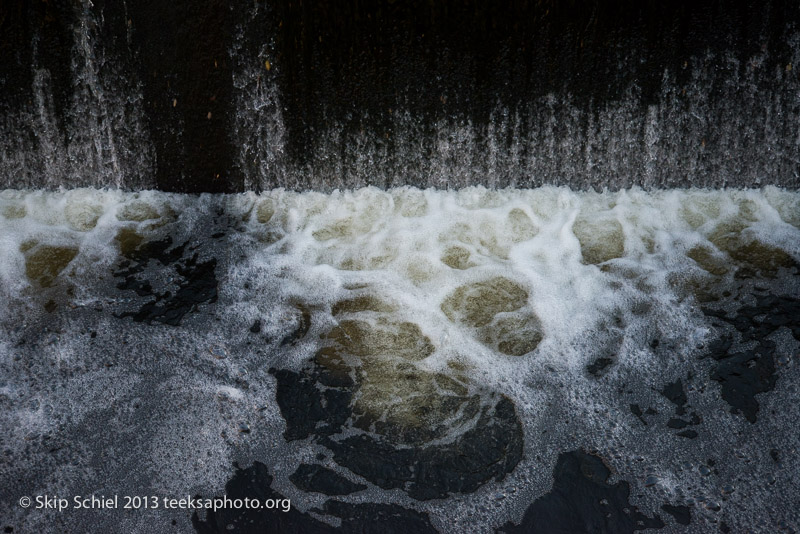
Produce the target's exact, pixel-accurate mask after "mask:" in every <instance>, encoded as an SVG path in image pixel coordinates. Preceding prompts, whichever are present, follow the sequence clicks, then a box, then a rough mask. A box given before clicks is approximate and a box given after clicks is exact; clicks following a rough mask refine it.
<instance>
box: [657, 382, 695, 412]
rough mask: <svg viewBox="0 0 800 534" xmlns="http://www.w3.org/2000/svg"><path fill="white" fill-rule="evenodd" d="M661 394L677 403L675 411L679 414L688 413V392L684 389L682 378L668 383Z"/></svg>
mask: <svg viewBox="0 0 800 534" xmlns="http://www.w3.org/2000/svg"><path fill="white" fill-rule="evenodd" d="M661 394H662V395H664V396H665V397H666V398H667V399H669V401H670V402H671V403H673V404H674V405H675V413H676V414H677V415H683V414H685V413H686V401H687V400H688V399H687V398H686V392H685V391H684V390H683V381H681V379H678V380H676V381H674V382H670V383H669V384H666V385H665V386H664V388H663V389H662V390H661Z"/></svg>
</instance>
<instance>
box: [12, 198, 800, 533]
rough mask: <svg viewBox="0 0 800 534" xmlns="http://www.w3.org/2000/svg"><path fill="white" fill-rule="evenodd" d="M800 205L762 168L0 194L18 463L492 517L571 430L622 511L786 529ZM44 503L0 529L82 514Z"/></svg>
mask: <svg viewBox="0 0 800 534" xmlns="http://www.w3.org/2000/svg"><path fill="white" fill-rule="evenodd" d="M799 208H800V195H798V194H797V193H796V192H791V191H785V190H782V189H778V188H775V187H767V188H764V189H761V190H718V191H713V190H700V189H690V190H662V191H656V192H645V191H642V190H639V189H631V190H623V191H620V192H617V193H578V192H574V191H571V190H570V189H567V188H556V187H544V188H539V189H532V190H519V189H503V190H493V189H486V188H482V187H471V188H465V189H462V190H459V191H440V190H434V189H429V190H420V189H415V188H409V187H403V188H396V189H390V190H386V191H383V190H379V189H375V188H365V189H359V190H356V191H351V192H334V193H331V194H322V193H315V192H306V193H294V192H289V191H285V190H282V189H278V190H273V191H270V192H266V193H263V194H261V195H256V194H253V193H244V194H235V195H202V196H199V197H197V196H187V195H177V194H165V193H159V192H154V191H142V192H136V193H124V192H120V191H110V190H97V189H75V190H70V191H62V192H42V191H30V192H23V191H12V190H9V191H5V192H3V193H2V196H0V215H1V216H2V218H1V219H0V225H1V229H2V231H1V232H0V235H2V247H0V249H1V250H2V253H0V277H1V278H2V288H3V289H2V291H3V300H4V301H5V302H6V303H7V304H6V306H4V309H3V311H2V317H1V318H0V321H1V322H2V347H3V348H2V354H3V360H2V367H3V382H2V390H1V391H2V397H1V399H2V403H3V410H2V414H3V415H2V426H3V428H4V429H5V431H6V437H5V452H4V455H5V458H6V467H5V471H6V473H7V475H6V476H10V477H13V478H15V479H17V480H18V481H17V482H16V483H15V487H16V488H18V489H17V491H18V492H20V494H25V493H29V494H30V493H36V494H44V493H47V494H52V495H67V494H70V495H71V494H87V495H88V494H89V493H92V492H94V493H101V492H104V493H106V494H126V492H130V488H136V490H137V491H138V492H142V494H147V495H149V494H156V495H164V496H173V495H174V496H177V495H181V496H182V495H183V494H184V493H186V492H191V494H196V493H202V494H204V495H206V496H211V495H213V494H215V493H217V494H219V493H220V492H221V488H222V486H223V484H224V482H225V480H226V479H227V478H228V477H229V476H230V474H229V473H230V466H231V463H232V462H233V461H235V460H239V461H240V462H244V461H247V462H248V463H249V462H251V461H252V459H258V460H259V461H260V462H264V463H266V464H267V465H268V466H269V472H270V473H272V475H271V476H274V482H272V490H269V491H273V490H274V491H275V492H278V493H279V494H280V495H282V496H285V497H288V498H290V499H291V500H292V505H293V507H294V508H295V510H296V512H295V513H300V512H302V513H307V512H308V511H309V510H311V509H314V508H317V509H318V508H320V507H323V506H326V505H325V504H324V503H325V501H326V500H327V499H328V497H325V496H324V494H325V493H327V494H328V495H337V494H339V493H353V495H350V496H340V497H338V499H339V500H341V501H343V502H346V503H363V502H370V503H394V504H401V505H403V506H404V507H406V508H407V509H406V511H405V513H414V512H409V510H417V511H418V512H421V513H423V514H428V515H427V516H420V517H423V519H424V521H423V523H422V526H425V525H428V526H430V527H431V528H438V529H439V530H441V531H453V530H456V531H467V530H472V531H491V530H493V529H494V528H498V527H500V526H502V525H504V524H506V523H507V522H512V523H519V522H520V521H521V519H522V516H523V513H524V512H525V509H526V508H527V507H528V506H529V505H530V504H531V503H532V502H533V501H534V500H535V499H536V498H538V497H541V496H542V495H543V494H545V493H547V492H548V491H549V489H550V487H551V486H552V484H553V476H554V475H553V469H554V465H556V463H557V461H558V462H559V463H561V462H563V461H564V460H563V459H560V456H559V453H560V452H561V451H565V450H576V449H581V448H582V449H583V450H585V451H592V452H593V453H595V454H597V455H598V456H599V457H601V458H603V459H604V461H605V462H607V464H608V465H609V466H610V467H611V469H612V470H613V472H614V473H618V474H619V475H615V476H619V477H620V478H617V479H610V480H609V481H608V483H607V488H615V486H614V484H616V483H617V481H618V480H625V481H627V483H630V484H631V486H632V487H633V488H635V489H634V493H633V494H632V495H631V496H630V504H625V506H629V507H631V509H632V510H634V512H635V513H633V514H632V516H631V517H632V519H630V521H638V520H642V521H644V520H646V521H648V523H647V524H648V525H650V526H651V527H653V526H658V524H659V523H660V524H661V525H662V526H663V523H664V522H666V523H670V521H671V520H668V518H669V516H668V515H665V513H664V512H663V510H661V509H660V507H661V506H662V505H668V506H669V505H674V506H678V507H684V506H685V507H689V508H690V509H691V514H692V518H693V519H692V521H693V524H694V525H695V528H696V529H697V530H698V531H703V530H706V529H707V528H709V526H710V525H711V524H713V523H714V522H718V521H720V520H722V519H721V518H724V521H725V522H727V523H732V524H736V525H740V526H741V527H742V528H753V529H756V530H758V529H761V528H765V525H773V524H780V523H781V522H782V521H783V522H785V523H786V524H787V525H791V524H792V523H791V522H792V521H793V519H792V515H793V513H792V512H791V510H793V507H792V504H791V502H790V501H792V499H793V498H794V497H793V495H794V493H793V492H794V490H793V489H792V488H793V487H794V486H793V484H794V482H793V476H791V473H793V472H795V473H796V470H797V465H796V463H795V462H796V460H795V459H794V456H793V455H792V454H791V452H790V451H791V450H792V448H793V447H796V446H797V438H796V436H794V435H793V434H792V433H790V432H787V431H786V429H787V428H790V427H791V425H792V424H793V423H792V421H794V420H796V417H797V416H798V413H797V406H798V404H797V400H798V399H797V395H798V390H797V387H796V384H797V379H798V377H797V367H796V358H797V351H798V348H800V344H799V343H798V340H797V336H798V330H797V328H798V326H797V317H798V315H797V303H798V300H797V299H798V297H799V296H800V294H798V292H799V291H800V286H798V284H797V261H798V259H800V209H799ZM776 318H777V319H776ZM721 340H722V341H721ZM725 340H727V341H725ZM726 343H727V344H726ZM767 392H770V393H769V394H767ZM770 451H780V452H775V455H776V456H778V455H779V460H775V459H773V457H771V456H770ZM405 455H407V456H405ZM464 455H466V458H464ZM376 456H378V457H379V458H381V459H382V461H385V462H386V464H385V465H381V461H377V462H376V461H375V457H376ZM459 458H461V459H460V460H459ZM589 458H593V457H592V456H589ZM247 459H250V460H247ZM584 460H585V459H584ZM586 461H588V460H586ZM464 462H466V463H464ZM301 464H303V465H304V466H305V467H303V466H301ZM601 465H602V464H601ZM777 465H780V467H775V466H777ZM246 466H247V465H243V467H246ZM311 466H318V467H314V468H313V469H319V468H326V469H330V470H332V471H334V472H335V473H338V474H339V475H340V476H343V477H344V481H345V482H347V483H348V484H351V485H352V487H350V488H349V490H348V491H340V492H339V493H337V492H336V491H334V490H333V489H331V488H330V487H328V486H326V485H325V484H323V483H320V482H319V481H317V482H316V484H317V485H318V486H319V487H317V486H314V483H313V482H308V480H306V481H305V482H304V480H305V479H304V478H303V477H304V476H306V475H308V473H309V472H310V471H309V470H311V471H313V469H312V467H311ZM404 469H405V470H406V471H407V472H406V471H404ZM298 473H299V474H298ZM558 476H559V475H558V474H556V478H558ZM606 476H608V475H606ZM306 478H308V477H307V476H306ZM310 480H312V481H313V480H314V479H313V477H311V478H310ZM348 481H349V482H348ZM262 482H263V481H262ZM340 483H341V481H340ZM595 483H596V484H598V487H599V488H605V487H606V486H604V484H606V482H605V480H602V479H601V480H599V481H595ZM266 484H267V486H269V480H267V482H266ZM309 486H311V490H310V492H308V491H309ZM333 486H334V489H336V488H339V486H336V485H335V484H334V485H333ZM339 489H340V488H339ZM616 489H619V488H616ZM303 490H305V491H303ZM231 491H232V490H231V489H230V488H229V491H228V493H229V494H230V493H231ZM264 491H267V490H264ZM607 491H609V492H612V493H613V491H612V489H607ZM608 498H611V497H608ZM627 498H628V497H627V495H626V496H625V499H624V500H625V503H627ZM327 506H329V505H327ZM362 506H366V505H362ZM637 509H638V511H637ZM40 512H41V513H37V514H32V513H20V512H19V511H18V510H15V511H14V516H13V517H15V518H16V519H14V524H16V525H19V526H20V528H21V529H22V531H26V530H36V529H38V528H44V527H42V525H45V524H52V522H53V521H57V522H58V523H56V524H62V525H64V528H67V529H75V528H78V525H81V524H83V523H82V522H84V521H88V520H90V518H91V520H93V521H97V513H96V511H92V510H89V511H84V512H82V513H81V512H79V511H70V512H68V513H61V514H58V513H57V512H53V513H50V514H48V513H46V512H45V511H40ZM178 512H180V511H178ZM183 512H184V513H183V516H180V514H177V515H178V517H179V518H180V520H181V521H182V522H184V523H185V521H187V519H188V515H189V512H186V511H185V510H184V511H183ZM160 513H164V514H167V513H168V512H166V511H161V512H159V511H154V510H148V511H140V512H138V513H136V514H127V515H124V514H122V513H117V514H116V515H105V516H103V519H102V521H105V522H106V524H108V525H117V526H118V527H119V528H122V527H121V526H122V525H124V528H125V529H130V530H132V531H147V530H148V529H150V528H152V525H153V524H161V523H159V522H166V521H167V519H165V518H164V517H162V516H160V515H159V514H160ZM317 513H318V514H319V512H317ZM330 513H331V515H333V516H334V517H335V516H336V514H335V513H333V512H330ZM339 513H340V515H339V517H341V513H342V512H341V511H340V512H339ZM371 513H373V514H377V513H378V512H375V511H374V510H372V511H371ZM620 513H621V512H620ZM93 514H94V515H93ZM174 514H175V512H173V515H174ZM323 515H324V514H323ZM654 516H659V517H660V519H658V520H657V518H654ZM6 517H9V516H6ZM166 517H167V518H169V517H170V516H169V515H168V516H166ZM303 517H304V518H305V519H303V520H308V521H317V522H319V521H318V519H314V518H313V517H312V516H303ZM317 517H319V516H317ZM329 517H330V516H329ZM626 517H627V516H626ZM412 519H414V520H415V521H416V520H420V521H422V519H420V518H419V517H416V516H415V518H412ZM228 520H230V519H229V518H228V519H225V520H224V521H228ZM351 520H352V518H351ZM404 520H406V521H411V519H409V518H405V519H404ZM208 521H209V524H215V523H213V521H214V517H213V515H212V517H211V518H210V519H208ZM224 521H223V522H224ZM328 521H331V519H328ZM334 521H335V519H334ZM662 521H663V522H662ZM217 523H219V520H218V521H217ZM203 524H204V523H203V517H202V515H201V516H200V517H199V518H197V519H196V526H197V528H201V527H202V525H203ZM219 524H221V523H219ZM620 524H624V523H620ZM632 524H635V523H632ZM319 525H322V523H319V524H317V525H316V526H317V527H319ZM222 526H223V527H224V526H225V525H222ZM323 526H324V525H323ZM417 526H419V525H417ZM307 528H309V529H312V530H313V528H315V524H310V526H307ZM426 528H427V527H426ZM509 528H510V527H509Z"/></svg>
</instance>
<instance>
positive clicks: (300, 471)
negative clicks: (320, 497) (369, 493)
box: [289, 464, 367, 495]
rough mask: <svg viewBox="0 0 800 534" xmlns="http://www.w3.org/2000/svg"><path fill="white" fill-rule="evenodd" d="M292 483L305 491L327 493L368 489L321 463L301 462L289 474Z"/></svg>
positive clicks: (345, 493) (347, 492) (344, 493)
mask: <svg viewBox="0 0 800 534" xmlns="http://www.w3.org/2000/svg"><path fill="white" fill-rule="evenodd" d="M289 480H291V481H292V484H294V485H295V486H297V487H298V488H300V489H301V490H303V491H315V492H317V493H324V494H325V495H349V494H350V493H355V492H357V491H361V490H365V489H367V486H365V485H364V484H359V483H357V482H351V481H350V480H348V479H346V478H345V477H343V476H342V475H340V474H339V473H337V472H336V471H333V470H332V469H328V468H327V467H323V466H321V465H311V464H300V466H299V467H298V468H297V470H296V471H295V472H294V473H292V474H291V475H289Z"/></svg>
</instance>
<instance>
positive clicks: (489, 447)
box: [272, 368, 523, 500]
mask: <svg viewBox="0 0 800 534" xmlns="http://www.w3.org/2000/svg"><path fill="white" fill-rule="evenodd" d="M272 373H273V374H274V375H275V378H276V379H277V381H278V387H277V394H276V398H277V402H278V406H279V407H280V410H281V414H282V415H283V417H284V419H285V420H286V426H287V429H286V432H285V434H284V436H285V437H286V439H287V440H295V439H305V438H308V437H309V436H313V437H314V438H315V439H317V440H318V441H319V443H320V444H322V445H324V446H325V447H327V448H328V449H330V450H331V451H332V452H333V458H334V460H335V461H336V463H338V464H339V465H341V466H343V467H346V468H348V469H349V470H351V471H353V472H354V473H356V474H358V475H360V476H362V477H364V478H366V479H367V480H369V481H370V482H372V483H374V484H375V485H377V486H379V487H381V488H384V489H393V488H400V489H403V490H404V491H406V492H407V493H408V494H409V495H410V496H411V497H413V498H415V499H420V500H425V499H435V498H443V497H446V496H447V495H449V494H451V493H469V492H472V491H475V490H476V489H478V488H479V487H480V486H482V485H483V484H485V483H486V482H488V481H489V480H491V479H493V478H495V479H498V480H499V479H502V478H503V477H504V476H505V475H506V474H507V473H509V472H511V471H512V470H513V469H514V467H515V466H516V465H517V464H518V463H519V461H520V460H521V458H522V444H523V443H522V426H521V423H520V421H519V418H518V417H517V414H516V410H515V408H514V405H513V403H512V402H511V401H510V400H509V399H508V398H506V397H504V396H492V397H491V398H490V399H489V400H488V404H486V405H485V406H484V407H483V409H482V412H481V415H480V416H479V417H478V419H477V422H476V423H475V425H474V427H473V428H471V429H469V430H467V431H466V432H464V433H463V434H462V435H461V436H460V437H458V438H457V439H456V440H455V441H454V442H453V443H452V444H447V445H426V444H425V443H424V442H423V443H417V444H414V445H413V446H411V447H402V448H400V447H397V446H396V444H395V443H393V442H392V441H391V440H388V439H386V438H385V437H381V436H379V435H375V434H372V433H368V432H364V433H359V434H357V435H355V436H350V437H347V438H344V439H339V438H337V436H336V434H338V433H339V432H341V431H342V430H343V429H344V426H345V424H346V423H347V421H348V420H349V419H350V418H351V416H352V405H351V400H352V390H351V388H353V387H354V384H353V382H352V381H350V380H349V379H347V378H346V377H344V378H340V377H336V376H334V375H333V373H327V372H324V371H322V370H320V369H319V368H313V369H310V370H307V371H305V372H304V373H296V372H293V371H289V370H280V371H274V370H273V371H272Z"/></svg>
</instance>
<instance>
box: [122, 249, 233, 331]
mask: <svg viewBox="0 0 800 534" xmlns="http://www.w3.org/2000/svg"><path fill="white" fill-rule="evenodd" d="M187 244H188V243H184V244H183V245H180V246H176V247H173V246H172V238H170V237H167V238H165V239H163V240H159V241H152V242H147V243H143V244H141V245H139V246H138V247H136V248H135V249H133V250H131V251H129V252H128V253H127V254H126V255H127V257H128V260H127V261H125V262H124V263H123V266H122V267H123V268H122V269H121V270H119V271H117V272H115V273H114V276H115V277H117V278H122V279H123V280H122V281H121V282H119V283H118V284H117V288H118V289H122V290H125V291H134V292H136V294H137V295H138V296H140V297H149V298H150V300H149V301H147V302H145V303H144V304H142V305H141V307H140V308H139V309H138V310H136V311H125V312H121V313H119V314H116V315H117V317H120V318H123V317H131V318H133V320H134V321H137V322H144V323H152V322H157V323H163V324H168V325H171V326H177V325H179V324H180V322H181V320H182V319H183V318H184V316H186V315H187V314H188V313H191V312H193V311H195V310H196V309H197V307H198V306H199V305H200V304H204V303H213V302H216V300H217V283H218V282H217V276H216V266H217V260H216V259H214V258H211V259H209V260H207V261H200V260H199V259H198V254H197V253H194V254H192V255H191V256H188V255H186V254H185V251H186V247H187ZM151 261H152V262H155V263H157V264H160V265H161V267H160V269H170V270H171V271H172V272H173V273H174V274H175V275H176V276H175V278H176V280H177V289H165V290H163V291H159V290H157V289H155V288H153V285H152V283H151V281H150V280H148V277H147V269H148V266H149V265H151Z"/></svg>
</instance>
